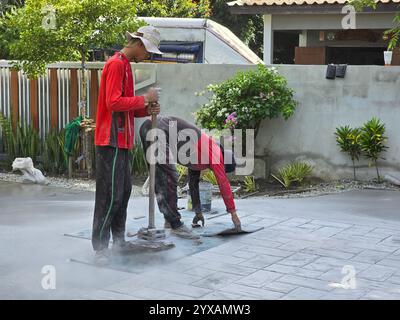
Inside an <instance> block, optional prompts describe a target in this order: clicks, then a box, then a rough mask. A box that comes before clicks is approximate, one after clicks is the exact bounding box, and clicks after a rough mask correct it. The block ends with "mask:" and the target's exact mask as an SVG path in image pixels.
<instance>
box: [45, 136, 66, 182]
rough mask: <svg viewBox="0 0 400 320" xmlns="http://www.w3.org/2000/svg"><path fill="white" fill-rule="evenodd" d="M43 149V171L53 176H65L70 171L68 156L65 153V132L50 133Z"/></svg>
mask: <svg viewBox="0 0 400 320" xmlns="http://www.w3.org/2000/svg"><path fill="white" fill-rule="evenodd" d="M42 148H43V150H42V162H41V167H42V168H43V170H44V171H45V172H46V173H51V174H64V173H65V172H66V171H67V169H68V155H67V154H66V153H65V151H64V130H61V131H51V132H49V133H48V134H47V135H46V139H45V141H44V142H43V144H42Z"/></svg>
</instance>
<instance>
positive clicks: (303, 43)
mask: <svg viewBox="0 0 400 320" xmlns="http://www.w3.org/2000/svg"><path fill="white" fill-rule="evenodd" d="M299 47H307V30H303V31H302V32H301V33H300V34H299Z"/></svg>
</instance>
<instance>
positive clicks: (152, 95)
mask: <svg viewBox="0 0 400 320" xmlns="http://www.w3.org/2000/svg"><path fill="white" fill-rule="evenodd" d="M145 99H146V101H147V102H150V103H151V102H157V101H158V100H160V89H159V88H154V87H151V88H150V89H149V90H147V92H146V94H145Z"/></svg>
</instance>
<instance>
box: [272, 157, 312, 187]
mask: <svg viewBox="0 0 400 320" xmlns="http://www.w3.org/2000/svg"><path fill="white" fill-rule="evenodd" d="M311 172H312V166H310V165H309V164H308V163H304V162H293V163H290V164H288V165H286V166H284V167H283V168H281V169H279V170H278V174H277V175H274V174H272V177H274V178H275V179H276V180H277V181H278V182H279V183H281V184H282V185H283V186H284V187H285V188H286V189H288V188H290V186H291V184H292V183H293V182H298V183H302V182H303V180H304V178H305V177H307V176H308V175H310V174H311Z"/></svg>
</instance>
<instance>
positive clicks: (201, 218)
mask: <svg viewBox="0 0 400 320" xmlns="http://www.w3.org/2000/svg"><path fill="white" fill-rule="evenodd" d="M199 221H201V224H202V226H203V227H204V216H203V214H202V213H201V212H200V213H196V215H195V217H194V218H193V221H192V227H193V228H198V227H200V225H199V223H198V222H199Z"/></svg>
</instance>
